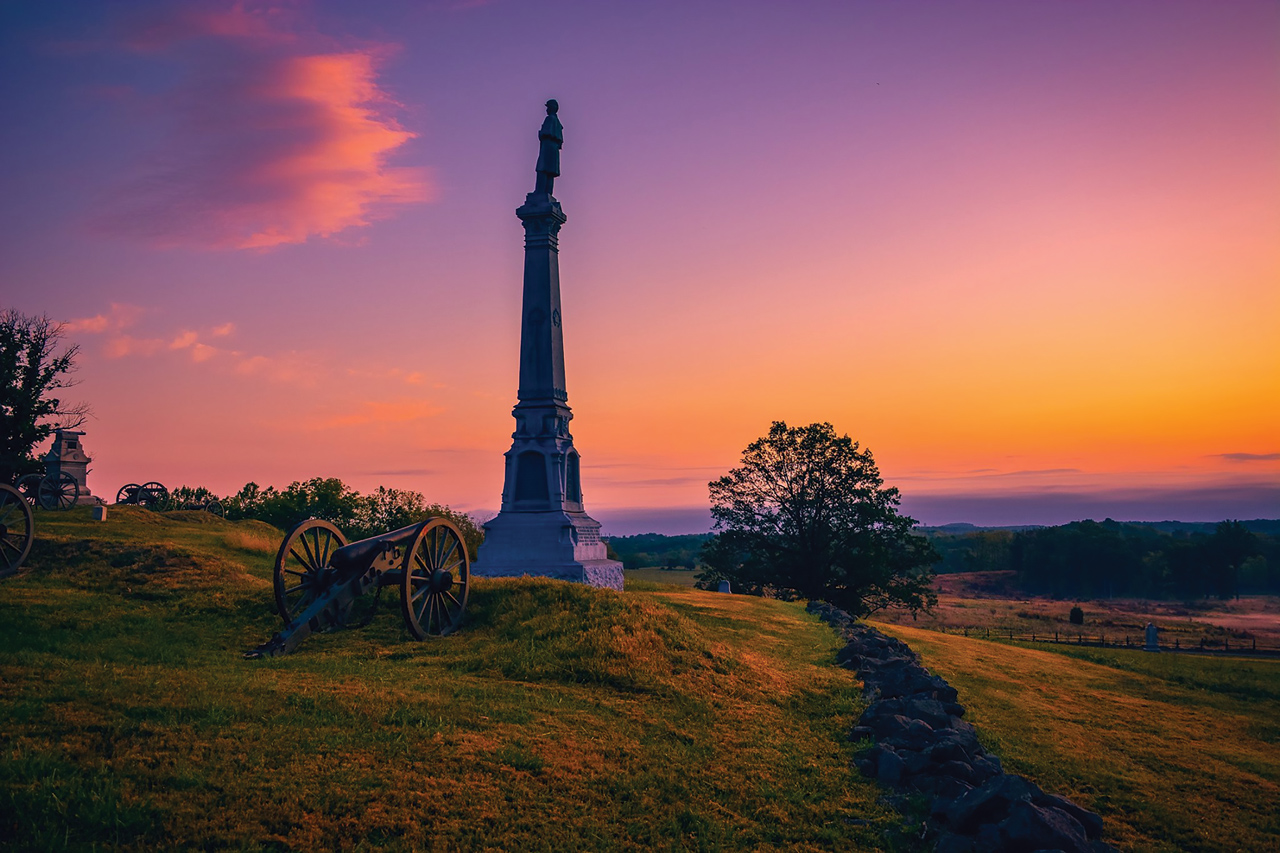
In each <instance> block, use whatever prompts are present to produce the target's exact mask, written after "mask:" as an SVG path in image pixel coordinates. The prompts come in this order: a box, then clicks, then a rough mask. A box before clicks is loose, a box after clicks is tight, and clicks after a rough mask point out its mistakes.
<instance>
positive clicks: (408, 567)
mask: <svg viewBox="0 0 1280 853" xmlns="http://www.w3.org/2000/svg"><path fill="white" fill-rule="evenodd" d="M470 592H471V563H470V561H469V560H468V559H467V546H466V543H464V542H463V541H462V534H461V533H459V532H458V528H456V527H454V526H453V523H452V522H450V521H448V520H447V519H444V518H433V519H431V520H430V521H427V522H425V523H423V525H422V529H421V530H420V531H418V535H417V537H415V538H414V540H413V545H412V546H411V547H410V548H409V550H408V553H406V554H405V555H404V566H403V569H402V571H401V574H400V612H401V613H402V614H403V615H404V623H405V625H406V626H407V627H408V628H409V633H411V634H413V636H414V637H416V638H418V639H419V640H425V639H426V638H427V637H443V636H446V635H448V634H452V633H453V632H454V631H455V630H457V628H458V626H459V625H461V624H462V614H463V612H464V611H465V610H466V609H467V596H468V594H469V593H470Z"/></svg>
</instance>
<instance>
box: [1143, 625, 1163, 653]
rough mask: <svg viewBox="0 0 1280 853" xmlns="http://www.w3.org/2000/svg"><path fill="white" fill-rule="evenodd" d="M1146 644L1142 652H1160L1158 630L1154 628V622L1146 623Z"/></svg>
mask: <svg viewBox="0 0 1280 853" xmlns="http://www.w3.org/2000/svg"><path fill="white" fill-rule="evenodd" d="M1145 633H1146V644H1145V645H1144V646H1143V647H1142V650H1143V651H1144V652H1158V651H1160V629H1159V628H1157V627H1156V626H1155V623H1154V622H1148V623H1147V630H1146V632H1145Z"/></svg>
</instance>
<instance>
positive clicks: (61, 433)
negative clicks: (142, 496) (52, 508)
mask: <svg viewBox="0 0 1280 853" xmlns="http://www.w3.org/2000/svg"><path fill="white" fill-rule="evenodd" d="M82 435H84V433H83V432H80V431H77V430H73V429H60V430H55V431H54V438H53V446H52V447H50V448H49V452H48V453H46V454H45V455H44V472H45V476H46V477H51V478H53V479H55V480H56V479H57V478H58V476H59V475H60V474H67V475H68V476H70V477H71V479H73V480H75V481H76V485H77V486H79V487H80V496H79V497H78V498H76V506H96V505H98V504H101V503H102V502H103V501H102V498H97V497H94V496H93V495H92V494H90V493H89V484H88V479H89V463H90V462H92V461H93V460H92V459H90V458H89V457H88V456H87V455H86V454H85V452H84V444H83V443H82V442H81V441H80V436H82Z"/></svg>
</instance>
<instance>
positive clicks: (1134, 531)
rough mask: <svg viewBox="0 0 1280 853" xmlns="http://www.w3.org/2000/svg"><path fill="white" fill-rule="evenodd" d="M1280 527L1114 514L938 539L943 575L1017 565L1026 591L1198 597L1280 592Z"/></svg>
mask: <svg viewBox="0 0 1280 853" xmlns="http://www.w3.org/2000/svg"><path fill="white" fill-rule="evenodd" d="M1250 527H1254V528H1257V529H1250ZM1277 532H1280V531H1278V530H1277V529H1275V528H1273V526H1271V525H1268V524H1267V523H1265V522H1263V523H1258V522H1249V523H1243V522H1239V521H1223V522H1220V523H1219V524H1217V525H1191V524H1176V525H1175V524H1170V525H1156V524H1139V523H1122V522H1117V521H1112V520H1111V519H1107V520H1106V521H1076V522H1072V523H1071V524H1064V525H1062V526H1060V527H1044V528H1040V529H1036V530H1020V531H1006V530H984V531H976V532H972V533H961V534H939V533H934V534H932V535H931V536H930V538H931V540H932V541H933V545H934V547H935V549H937V551H938V553H939V554H940V555H941V557H942V559H941V562H940V563H939V565H938V567H937V570H938V572H940V573H947V572H972V571H1013V572H1014V573H1015V574H1016V585H1017V587H1018V588H1019V589H1020V590H1023V591H1025V592H1028V593H1032V594H1036V595H1050V596H1056V597H1060V598H1109V597H1126V598H1174V599H1196V598H1205V597H1216V598H1230V597H1233V596H1236V595H1241V594H1251V593H1252V594H1260V593H1280V536H1277Z"/></svg>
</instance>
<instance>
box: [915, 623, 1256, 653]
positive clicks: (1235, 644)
mask: <svg viewBox="0 0 1280 853" xmlns="http://www.w3.org/2000/svg"><path fill="white" fill-rule="evenodd" d="M937 630H940V631H941V632H942V633H944V634H960V635H963V636H965V637H975V638H977V639H980V640H1006V641H1007V640H1014V641H1017V642H1029V643H1057V644H1060V645H1070V646H1093V647H1095V648H1102V649H1143V648H1145V639H1144V637H1143V635H1142V634H1138V635H1133V634H1125V633H1123V632H1120V633H1116V634H1111V635H1110V636H1108V635H1107V634H1104V633H1098V634H1096V635H1090V634H1086V633H1084V632H1083V631H1081V632H1072V633H1065V632H1059V631H1052V632H1044V633H1039V632H1031V633H1018V632H1017V631H1012V630H1002V629H1000V628H939V629H937ZM1159 650H1160V651H1162V652H1187V653H1192V654H1212V655H1249V656H1254V655H1256V656H1257V657H1280V648H1268V647H1263V646H1259V645H1258V641H1257V640H1256V639H1249V640H1240V639H1236V640H1232V639H1231V638H1230V637H1224V638H1223V639H1222V641H1221V642H1218V641H1216V640H1209V639H1207V638H1204V637H1201V638H1200V642H1199V643H1192V642H1188V643H1183V642H1182V639H1181V638H1179V637H1174V638H1173V642H1172V643H1169V642H1167V641H1161V642H1160V643H1159Z"/></svg>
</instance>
